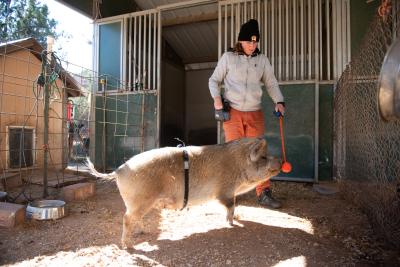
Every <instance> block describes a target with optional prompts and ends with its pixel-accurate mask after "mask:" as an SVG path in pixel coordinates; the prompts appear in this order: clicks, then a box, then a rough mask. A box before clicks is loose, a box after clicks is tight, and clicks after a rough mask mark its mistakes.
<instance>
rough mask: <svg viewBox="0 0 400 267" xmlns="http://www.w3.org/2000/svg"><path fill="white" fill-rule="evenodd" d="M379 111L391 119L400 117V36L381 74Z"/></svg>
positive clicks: (385, 117)
mask: <svg viewBox="0 0 400 267" xmlns="http://www.w3.org/2000/svg"><path fill="white" fill-rule="evenodd" d="M378 106H379V113H380V114H381V116H382V117H383V119H385V120H387V121H389V120H392V119H396V118H397V119H398V118H400V38H397V39H396V40H394V41H393V44H392V45H391V46H390V48H389V50H388V51H387V53H386V55H385V59H384V60H383V64H382V68H381V73H380V76H379V91H378Z"/></svg>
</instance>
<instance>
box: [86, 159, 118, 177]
mask: <svg viewBox="0 0 400 267" xmlns="http://www.w3.org/2000/svg"><path fill="white" fill-rule="evenodd" d="M86 162H87V164H86V165H87V167H88V168H89V171H90V174H92V175H94V176H96V177H99V178H104V179H109V180H111V179H115V178H117V176H116V175H115V172H112V173H109V174H107V173H100V172H98V171H97V170H96V169H95V168H94V165H93V163H92V162H91V161H90V159H89V158H86Z"/></svg>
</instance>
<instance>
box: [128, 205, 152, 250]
mask: <svg viewBox="0 0 400 267" xmlns="http://www.w3.org/2000/svg"><path fill="white" fill-rule="evenodd" d="M151 207H152V205H147V206H143V205H142V206H140V207H136V208H133V209H130V208H129V207H127V210H126V212H125V215H124V218H123V229H122V237H121V243H122V247H124V248H126V247H129V246H131V245H132V243H131V238H130V235H131V234H132V230H133V227H138V228H137V229H135V232H140V230H141V229H140V226H141V225H142V221H141V220H142V218H143V216H144V215H145V214H146V213H147V212H148V211H149V210H150V209H151Z"/></svg>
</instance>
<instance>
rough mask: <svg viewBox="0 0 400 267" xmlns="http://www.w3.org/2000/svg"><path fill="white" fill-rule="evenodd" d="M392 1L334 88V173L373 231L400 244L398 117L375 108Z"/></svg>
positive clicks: (394, 30) (391, 32) (391, 35)
mask: <svg viewBox="0 0 400 267" xmlns="http://www.w3.org/2000/svg"><path fill="white" fill-rule="evenodd" d="M391 2H392V9H391V12H390V13H388V14H386V15H385V16H381V15H378V12H377V15H376V16H375V18H374V19H373V21H372V23H371V25H370V27H369V28H368V29H367V33H366V35H365V37H364V39H363V41H362V44H361V45H360V47H359V49H358V51H357V53H356V55H355V56H354V57H353V58H352V61H351V62H350V64H349V65H348V66H347V68H346V70H345V72H344V73H343V74H342V76H341V78H340V80H339V82H338V84H337V88H336V90H335V98H334V162H335V167H334V174H335V176H336V178H338V179H339V180H340V181H341V182H343V187H344V191H345V193H346V195H347V196H349V197H350V198H351V199H352V200H354V201H356V202H357V204H359V205H361V208H363V210H364V211H365V212H366V213H367V214H368V215H369V217H370V219H371V220H372V222H373V223H374V226H375V227H376V229H377V230H378V231H379V232H380V233H382V234H383V236H384V237H386V239H387V240H388V241H389V242H390V243H392V244H394V245H395V246H400V245H399V244H400V218H399V216H398V214H400V198H399V192H397V191H398V183H399V181H400V120H394V121H385V120H384V119H383V118H381V116H380V113H379V109H378V87H379V84H378V83H379V74H380V70H381V67H382V64H383V61H384V57H385V54H386V52H387V51H388V49H389V47H390V45H391V44H392V43H393V41H394V40H395V38H396V36H398V29H399V18H400V14H399V10H400V9H399V7H400V5H399V1H391Z"/></svg>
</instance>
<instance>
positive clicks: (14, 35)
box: [0, 0, 60, 47]
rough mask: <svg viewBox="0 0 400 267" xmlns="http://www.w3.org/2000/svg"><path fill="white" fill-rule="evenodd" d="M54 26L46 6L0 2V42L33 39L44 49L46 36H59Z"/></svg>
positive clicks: (30, 0)
mask: <svg viewBox="0 0 400 267" xmlns="http://www.w3.org/2000/svg"><path fill="white" fill-rule="evenodd" d="M56 26H57V21H56V20H54V19H51V18H49V9H48V7H47V5H46V4H41V3H39V2H38V1H37V0H0V38H1V39H0V42H5V41H12V40H17V39H21V38H28V37H33V38H35V39H36V40H37V41H38V42H39V43H40V44H41V45H42V46H43V47H46V37H47V36H49V35H51V36H53V37H54V38H57V37H58V36H60V35H59V34H57V33H56V31H55V28H56Z"/></svg>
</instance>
